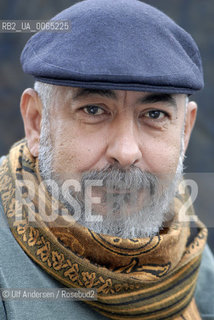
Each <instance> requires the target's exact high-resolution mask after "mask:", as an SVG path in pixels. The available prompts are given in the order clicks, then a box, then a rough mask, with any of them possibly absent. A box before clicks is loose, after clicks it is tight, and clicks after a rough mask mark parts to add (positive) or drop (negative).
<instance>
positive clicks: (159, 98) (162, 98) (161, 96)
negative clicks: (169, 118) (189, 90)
mask: <svg viewBox="0 0 214 320" xmlns="http://www.w3.org/2000/svg"><path fill="white" fill-rule="evenodd" d="M138 102H139V103H141V104H153V103H159V102H165V103H167V104H168V105H171V106H173V107H175V108H177V102H176V99H175V97H173V95H171V94H168V93H151V94H150V93H149V94H147V95H146V96H144V97H142V98H140V99H139V100H138Z"/></svg>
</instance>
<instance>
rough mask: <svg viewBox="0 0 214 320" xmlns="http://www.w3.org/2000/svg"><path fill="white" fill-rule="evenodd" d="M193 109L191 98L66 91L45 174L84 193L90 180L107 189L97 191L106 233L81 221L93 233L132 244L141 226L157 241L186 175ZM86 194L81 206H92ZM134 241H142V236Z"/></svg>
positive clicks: (54, 120) (57, 105)
mask: <svg viewBox="0 0 214 320" xmlns="http://www.w3.org/2000/svg"><path fill="white" fill-rule="evenodd" d="M185 109H186V97H185V96H184V95H173V96H172V95H168V94H157V93H142V92H132V91H110V90H89V89H79V88H78V89H74V88H72V89H71V88H60V90H59V92H58V95H57V96H56V99H55V101H54V104H52V105H51V107H50V108H49V112H48V113H49V115H48V118H49V121H48V122H49V133H47V130H45V131H46V132H45V134H44V132H42V137H41V138H42V139H41V143H40V157H39V158H40V164H41V163H42V164H43V165H42V166H40V168H42V167H43V168H45V172H44V170H43V169H41V174H42V176H43V177H44V178H47V175H46V172H47V169H48V170H49V171H51V173H52V178H54V179H55V181H57V182H58V183H59V184H60V186H62V184H63V183H64V182H65V181H66V180H68V179H71V178H72V179H76V180H77V181H79V182H80V181H82V188H83V189H84V188H85V184H83V181H84V182H85V180H87V179H89V180H91V179H92V180H94V179H96V180H101V181H102V183H101V184H99V183H98V185H99V186H94V187H93V188H92V189H93V192H92V196H93V197H94V196H98V197H99V199H100V200H99V201H100V204H96V205H93V207H92V209H93V212H94V213H95V214H101V215H102V217H103V218H104V221H103V223H102V224H101V226H98V225H99V223H95V224H94V225H93V224H90V223H87V222H85V219H84V218H83V217H81V218H80V219H79V222H80V223H82V224H84V225H85V226H88V227H91V228H92V229H95V230H96V231H100V232H103V233H110V234H112V233H113V234H114V235H123V236H124V232H125V236H128V234H127V233H129V231H128V230H129V229H132V225H133V224H134V223H135V224H137V225H138V226H139V225H140V230H141V231H142V234H143V235H144V236H145V235H151V234H154V233H155V232H158V230H159V228H160V227H161V225H162V223H163V221H164V220H165V218H164V214H166V212H164V211H167V210H168V209H169V208H168V207H169V204H170V203H171V200H172V198H173V196H174V193H175V187H176V183H177V182H178V180H179V178H180V175H181V173H182V165H181V160H182V159H181V158H182V152H183V151H184V150H182V149H183V147H184V146H182V144H183V143H184V141H183V131H184V118H185ZM46 117H47V115H46ZM46 120H47V119H46ZM46 125H47V123H46ZM46 129H47V128H46ZM42 131H43V130H42ZM47 141H49V142H48V143H49V144H51V148H49V150H50V153H49V154H48V157H47V156H45V155H44V154H45V152H43V150H44V148H45V147H47ZM48 147H50V145H49V146H48ZM45 150H47V149H45ZM50 157H51V167H49V164H50V162H49V161H47V159H49V160H50ZM179 160H180V166H179ZM95 185H96V183H95ZM72 191H73V194H74V190H72ZM80 194H81V193H80ZM83 194H86V192H85V193H84V192H83V193H82V196H80V195H78V197H77V199H78V200H79V201H80V202H82V204H83V206H84V201H85V198H83ZM62 199H63V197H62ZM62 199H61V200H62ZM115 204H116V205H115ZM83 206H82V207H83ZM141 224H142V226H141ZM125 225H126V226H125ZM124 230H126V231H124ZM143 230H144V231H143ZM129 235H130V236H131V235H132V236H137V235H138V236H139V235H140V232H139V229H138V231H134V232H133V231H132V233H130V234H129Z"/></svg>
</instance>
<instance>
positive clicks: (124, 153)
mask: <svg viewBox="0 0 214 320" xmlns="http://www.w3.org/2000/svg"><path fill="white" fill-rule="evenodd" d="M138 135H139V133H138V130H137V129H136V128H135V126H134V123H133V121H120V123H116V124H115V125H114V126H113V127H112V128H111V133H110V135H109V140H108V149H107V153H106V155H107V158H108V162H109V163H111V164H115V163H117V164H118V165H120V166H121V167H124V168H128V167H130V166H131V165H134V164H137V163H138V162H139V161H140V159H141V158H142V154H141V150H140V143H139V142H140V137H139V136H138Z"/></svg>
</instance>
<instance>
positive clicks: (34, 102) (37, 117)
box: [20, 88, 42, 157]
mask: <svg viewBox="0 0 214 320" xmlns="http://www.w3.org/2000/svg"><path fill="white" fill-rule="evenodd" d="M20 109H21V114H22V118H23V122H24V128H25V135H26V138H27V144H28V148H29V150H30V152H31V154H32V155H33V156H34V157H38V155H39V137H40V128H41V119H42V103H41V100H40V98H39V96H38V94H37V92H36V91H35V90H33V89H30V88H29V89H26V90H25V91H24V92H23V94H22V97H21V103H20Z"/></svg>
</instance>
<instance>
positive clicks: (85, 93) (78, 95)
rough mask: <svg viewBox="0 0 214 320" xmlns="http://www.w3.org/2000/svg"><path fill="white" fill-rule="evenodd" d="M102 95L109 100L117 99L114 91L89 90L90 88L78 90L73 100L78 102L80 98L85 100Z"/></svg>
mask: <svg viewBox="0 0 214 320" xmlns="http://www.w3.org/2000/svg"><path fill="white" fill-rule="evenodd" d="M95 94H96V95H100V96H103V97H107V98H112V99H117V96H116V94H115V92H114V91H113V90H104V89H89V88H78V89H77V91H76V93H75V94H74V95H73V97H72V99H73V100H77V99H78V98H83V97H84V98H85V97H88V96H90V95H95Z"/></svg>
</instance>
